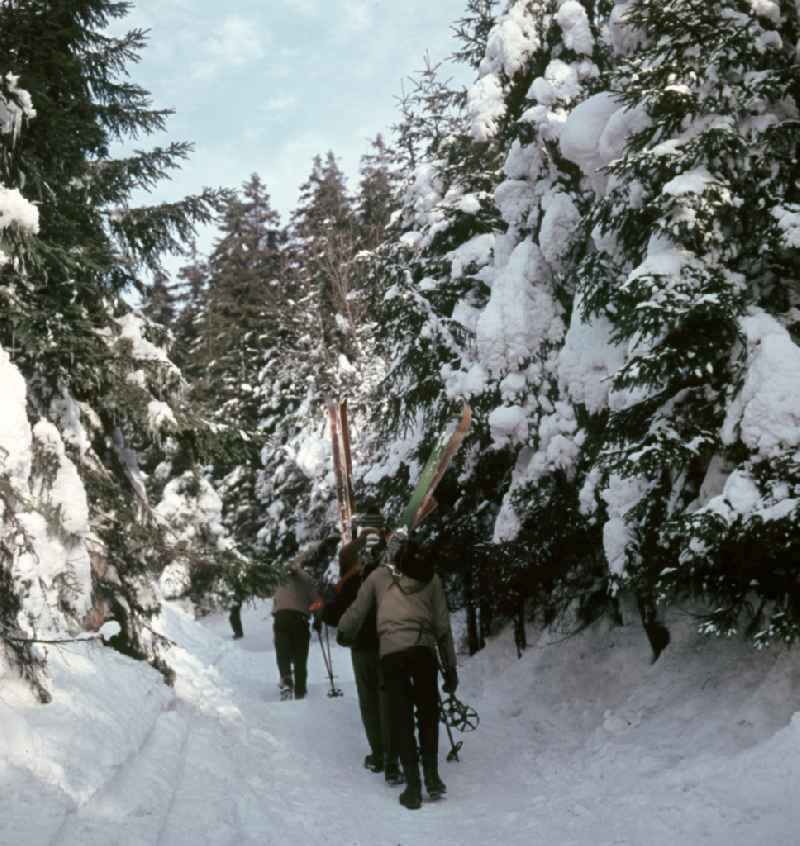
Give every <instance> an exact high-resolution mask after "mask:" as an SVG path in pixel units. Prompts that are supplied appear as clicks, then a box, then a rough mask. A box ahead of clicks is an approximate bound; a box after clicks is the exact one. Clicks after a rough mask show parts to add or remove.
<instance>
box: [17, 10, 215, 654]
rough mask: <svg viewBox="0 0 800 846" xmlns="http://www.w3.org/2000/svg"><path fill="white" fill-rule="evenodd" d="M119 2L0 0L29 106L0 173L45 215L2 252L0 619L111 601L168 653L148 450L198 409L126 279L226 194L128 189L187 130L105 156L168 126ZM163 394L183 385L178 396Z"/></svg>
mask: <svg viewBox="0 0 800 846" xmlns="http://www.w3.org/2000/svg"><path fill="white" fill-rule="evenodd" d="M127 9H128V4H126V3H112V2H108V0H92V1H90V2H81V3H77V2H75V3H70V2H67V3H62V4H59V6H58V8H57V9H50V8H48V9H47V12H46V14H45V13H44V11H43V9H42V8H40V6H39V5H38V4H29V3H13V2H12V3H3V4H2V6H1V7H0V56H2V66H0V76H3V77H4V78H7V77H6V74H7V71H9V70H10V69H15V70H16V72H17V73H18V74H19V77H20V81H21V84H22V85H24V86H25V87H26V89H27V90H28V91H29V92H30V98H31V100H32V101H33V103H34V105H35V106H36V107H37V114H36V118H35V120H33V121H31V123H30V125H29V127H27V128H26V131H25V132H23V133H22V134H21V135H20V136H19V137H18V138H16V143H13V142H14V140H15V137H16V136H15V133H13V132H12V133H7V132H4V133H3V135H2V136H0V145H2V147H3V155H2V167H3V175H2V181H3V182H4V184H6V185H9V186H19V185H22V184H23V182H24V187H25V192H26V196H27V197H28V199H29V200H31V201H32V202H35V203H36V207H37V209H38V215H39V232H38V237H36V238H34V239H31V240H23V239H20V238H17V237H16V236H12V237H11V238H9V239H8V240H7V243H6V244H5V245H4V251H5V253H6V254H7V257H8V261H6V262H5V264H4V266H3V267H2V269H0V296H2V298H3V319H2V320H1V321H0V346H2V347H3V348H4V349H5V350H6V352H7V353H8V354H9V356H10V359H11V361H10V362H9V368H10V369H8V374H9V375H8V378H9V379H10V380H12V382H14V383H15V384H16V386H17V388H16V389H15V390H17V394H18V395H19V396H20V397H23V399H22V403H23V405H22V407H23V409H25V411H24V412H23V414H22V416H19V415H17V417H16V418H15V420H17V423H16V424H15V429H14V431H15V432H16V433H17V435H18V436H19V438H20V439H21V440H19V439H16V440H14V444H13V446H14V450H13V451H12V452H15V453H18V456H19V457H18V460H15V465H14V467H12V468H11V470H10V471H9V472H7V473H6V474H5V475H4V478H5V480H6V487H5V490H6V491H9V490H11V491H12V492H14V493H15V496H16V499H15V500H14V501H13V502H12V503H11V504H10V505H9V506H7V507H5V508H4V519H5V520H6V525H7V526H8V525H10V524H9V523H8V521H12V523H13V524H14V525H16V527H17V528H16V531H15V532H14V534H13V537H14V542H15V543H16V544H18V546H17V547H15V549H16V550H17V552H16V554H15V552H14V549H12V550H11V557H10V559H9V561H8V562H7V564H8V566H9V567H10V568H11V569H10V573H9V572H8V571H7V574H6V575H7V576H8V579H10V584H11V585H12V586H13V589H14V591H15V592H16V596H17V600H18V604H19V606H20V607H19V612H18V613H17V616H16V619H15V620H14V621H13V622H12V621H11V620H10V619H8V620H6V622H7V623H8V624H9V625H14V626H18V627H19V628H20V630H21V631H22V632H23V635H24V636H26V637H31V636H32V635H37V634H38V635H40V636H41V635H42V634H45V635H46V634H49V633H53V634H55V633H59V634H63V633H65V632H66V633H68V634H74V633H75V631H77V630H78V629H80V628H81V627H96V626H98V625H100V624H102V622H103V619H104V618H106V617H114V618H115V619H116V620H117V622H118V623H119V625H120V631H119V633H118V635H117V636H116V638H115V642H116V644H117V645H118V646H119V647H120V648H121V649H123V650H124V651H127V652H129V653H130V654H133V655H136V656H139V657H148V658H149V659H151V660H152V661H154V663H156V664H157V665H159V666H161V667H162V669H165V666H164V664H163V662H162V660H161V658H160V657H159V654H158V643H157V639H156V637H155V635H154V634H153V633H152V631H151V630H150V628H149V626H148V623H147V621H148V618H149V616H150V615H151V614H152V612H153V611H154V610H155V609H156V608H157V602H156V597H155V594H154V593H153V591H152V589H151V584H152V583H151V576H152V575H157V573H158V571H159V569H160V567H161V566H163V564H164V556H163V555H162V554H160V552H161V551H162V550H163V548H164V544H163V543H162V541H163V536H164V535H163V528H162V527H161V526H160V524H159V522H158V521H157V519H156V518H155V516H154V514H153V510H152V509H151V508H150V506H149V503H148V500H147V497H146V491H145V489H144V485H143V479H142V477H141V474H140V473H139V471H138V452H139V449H140V447H142V448H144V447H145V446H146V445H150V444H153V443H155V442H157V441H159V440H160V438H161V430H163V428H164V427H167V428H169V429H171V430H172V432H173V435H174V438H175V440H176V442H177V443H178V444H179V446H183V447H186V448H188V447H189V446H190V444H191V441H192V440H193V436H192V423H191V416H190V415H189V414H188V413H187V412H186V410H185V409H182V408H180V407H178V406H180V403H181V400H180V395H179V394H178V395H176V394H175V392H174V383H173V382H174V379H173V375H172V371H173V370H174V368H172V366H171V365H169V364H168V363H167V362H166V361H165V359H164V357H163V355H162V354H161V353H154V352H153V351H152V350H151V346H152V345H150V344H149V342H148V341H147V339H146V338H145V337H144V333H145V330H144V328H143V326H142V325H141V321H139V320H138V319H137V318H135V317H134V316H133V315H131V314H130V313H129V312H130V310H129V308H128V307H127V306H126V304H125V303H124V301H123V300H122V299H121V297H120V295H121V294H122V293H123V292H124V291H125V290H126V289H127V288H129V287H130V286H135V285H137V275H138V272H139V270H140V269H141V267H142V266H143V265H147V266H149V267H151V268H156V267H157V263H158V255H159V253H160V252H162V251H163V250H165V249H169V248H172V247H174V246H176V245H177V243H178V242H179V241H180V240H181V239H183V238H184V237H185V236H186V235H187V234H188V233H190V232H191V230H192V227H193V224H194V223H196V222H198V221H208V220H210V218H211V215H212V212H213V205H214V202H215V199H216V198H215V195H214V193H213V192H206V193H205V194H204V195H202V196H198V197H192V198H189V199H188V200H187V201H185V202H183V203H176V204H171V205H167V206H157V207H153V208H149V209H141V208H139V209H137V208H131V207H130V206H129V204H128V200H129V197H130V194H131V192H132V191H133V190H134V189H135V188H138V187H140V186H145V187H147V186H152V185H153V184H154V183H155V182H156V181H157V180H158V179H159V178H160V177H161V176H163V175H165V173H166V172H167V171H168V170H169V169H170V168H173V167H177V166H178V165H179V163H180V161H181V160H182V159H183V158H184V157H185V156H186V154H187V153H188V146H187V145H184V144H174V145H170V147H168V148H166V149H156V150H153V151H151V152H149V153H137V154H135V155H134V156H132V157H130V158H127V159H118V160H115V159H111V158H110V155H109V147H110V145H111V143H112V141H113V140H115V139H118V138H123V137H126V136H137V135H139V134H141V133H145V134H146V133H148V132H150V131H153V130H156V129H160V128H162V127H163V125H164V120H165V118H166V114H167V113H165V112H161V111H154V110H152V109H151V108H150V103H149V96H148V94H147V92H145V91H144V90H142V89H141V88H139V87H138V86H135V85H133V84H131V83H130V82H128V80H127V79H126V78H125V77H126V65H127V63H128V62H130V61H133V60H135V58H136V55H137V52H138V51H139V50H140V49H141V47H142V46H143V43H144V36H143V33H142V32H140V31H132V32H129V33H128V34H127V35H125V36H123V37H120V38H115V37H111V36H108V35H106V34H105V33H104V31H103V30H104V28H105V26H106V24H107V23H108V21H109V20H110V19H111V18H119V17H123V16H124V15H125V13H126V12H127ZM4 124H5V121H4ZM14 374H16V375H14ZM165 394H170V395H171V396H173V398H174V400H175V401H174V402H173V405H175V406H176V408H175V409H172V408H170V411H169V413H167V411H166V407H167V404H166V402H165ZM14 407H15V406H10V407H9V413H12V410H13V408H14ZM14 413H16V412H14ZM29 421H30V422H29ZM156 429H159V430H160V431H159V432H158V433H157V432H156V431H155V430H156ZM26 433H27V434H26ZM19 462H21V464H20V463H19ZM9 479H10V481H9ZM15 480H16V481H15ZM25 485H27V486H28V488H29V490H30V491H31V492H32V494H31V496H30V497H26V496H25ZM9 486H10V487H9ZM45 535H47V536H48V537H50V536H52V537H58V538H60V539H61V547H60V548H61V549H62V550H63V556H62V555H61V553H58V551H57V549H56V547H55V546H51V547H42V546H41V543H40V542H41V541H42V538H43V537H44V536H45ZM59 562H60V563H59ZM4 563H6V562H4Z"/></svg>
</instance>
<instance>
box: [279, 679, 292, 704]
mask: <svg viewBox="0 0 800 846" xmlns="http://www.w3.org/2000/svg"><path fill="white" fill-rule="evenodd" d="M278 688H279V689H280V694H281V702H285V701H286V700H287V699H291V698H292V696H293V694H294V690H293V688H294V685H293V684H292V680H291V679H281V680H280V682H279V683H278Z"/></svg>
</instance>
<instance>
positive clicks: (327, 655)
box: [317, 624, 343, 699]
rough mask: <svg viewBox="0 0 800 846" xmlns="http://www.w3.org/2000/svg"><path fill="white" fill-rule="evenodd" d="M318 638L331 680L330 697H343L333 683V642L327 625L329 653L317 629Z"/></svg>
mask: <svg viewBox="0 0 800 846" xmlns="http://www.w3.org/2000/svg"><path fill="white" fill-rule="evenodd" d="M317 637H318V638H319V647H320V649H321V650H322V660H323V661H324V662H325V669H326V670H327V671H328V678H329V679H330V683H331V689H330V690H329V691H328V696H329V697H330V698H331V699H332V698H334V697H336V696H342V695H343V694H342V691H341V690H340V689H339V688H338V687H336V685H335V684H334V682H333V657H332V655H331V654H330V648H331V642H330V633H329V630H328V626H327V624H326V625H325V639H326V640H327V642H328V651H327V652H326V651H325V644H324V643H323V642H322V630H321V629H317Z"/></svg>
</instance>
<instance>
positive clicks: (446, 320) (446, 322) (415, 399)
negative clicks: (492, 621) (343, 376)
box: [364, 3, 508, 601]
mask: <svg viewBox="0 0 800 846" xmlns="http://www.w3.org/2000/svg"><path fill="white" fill-rule="evenodd" d="M473 5H476V6H477V5H479V6H480V7H481V9H482V10H483V12H484V15H487V14H489V10H490V7H491V5H492V4H487V3H482V4H473ZM484 20H485V16H484V17H481V18H479V19H475V20H472V19H470V20H469V21H467V20H466V19H465V21H462V22H461V23H462V28H463V29H464V31H465V32H468V33H469V35H470V37H471V38H475V37H477V38H480V35H477V36H476V35H475V34H474V33H475V31H474V29H472V27H473V26H474V27H477V26H478V22H484ZM484 31H485V28H484ZM445 72H446V66H445V65H434V64H432V63H431V62H430V61H429V60H427V58H426V62H425V67H424V68H423V70H422V72H421V73H420V74H418V75H417V76H416V77H415V78H412V79H411V80H409V84H408V85H406V86H405V88H404V93H403V96H402V97H401V98H400V101H399V107H400V116H399V120H398V123H397V125H396V126H395V127H394V139H395V140H394V147H393V149H394V154H395V158H396V160H397V162H398V164H399V166H400V167H401V169H402V171H403V172H404V173H405V174H406V180H405V185H404V190H403V193H402V197H401V199H402V207H401V210H400V213H399V214H398V215H397V216H396V217H395V219H394V221H393V224H392V226H391V227H390V228H389V230H388V232H387V235H388V237H387V239H386V241H385V242H384V244H383V245H381V247H380V248H379V249H378V250H376V251H375V252H374V253H373V255H372V256H371V258H370V273H371V277H370V278H371V282H370V285H369V288H368V290H369V293H370V295H371V306H370V314H372V315H374V316H375V318H376V320H375V322H376V324H377V327H378V335H377V340H378V350H379V355H380V356H381V357H382V358H383V359H384V360H385V361H386V364H387V368H388V369H387V375H386V377H385V379H384V382H383V385H382V386H381V390H380V391H379V392H377V393H376V395H375V398H374V400H373V402H372V403H371V406H372V417H373V422H372V424H371V429H372V433H373V435H374V442H373V445H372V449H371V455H372V458H373V462H374V465H375V466H374V469H372V470H370V471H368V472H367V473H366V475H365V477H364V478H365V482H366V483H367V484H368V486H369V489H370V491H371V493H373V494H374V495H375V496H376V497H377V498H378V499H379V500H380V501H381V502H383V503H384V504H385V507H386V510H387V512H388V513H389V514H390V516H394V515H396V514H397V513H398V512H399V510H400V508H401V507H402V505H403V504H404V502H405V500H406V498H407V496H408V494H409V491H410V487H411V486H412V485H413V483H414V481H415V478H416V474H417V473H418V471H419V469H420V466H421V463H422V461H424V459H425V457H426V456H427V454H428V452H429V450H430V448H431V446H432V444H433V442H434V439H435V438H436V437H437V436H438V435H439V434H440V433H441V431H442V429H443V428H444V427H445V426H446V425H448V424H449V423H450V422H451V421H452V419H453V417H454V416H455V414H456V413H457V411H458V408H459V405H460V402H461V401H462V400H463V399H465V398H469V399H470V401H471V402H472V403H473V409H474V412H475V414H474V417H473V420H474V423H473V430H472V434H471V436H470V439H471V446H469V447H468V448H467V449H464V450H462V452H461V453H460V455H459V457H458V459H457V465H458V466H459V467H463V468H465V472H464V474H463V476H462V477H461V479H460V481H459V484H456V483H455V477H456V475H457V474H456V473H455V472H454V473H451V474H449V476H448V478H447V479H446V480H445V482H444V483H443V485H442V486H441V487H440V490H439V497H438V498H439V500H440V507H439V510H438V513H437V515H436V516H434V517H433V518H431V519H430V520H429V521H428V523H427V525H426V530H425V531H426V537H425V541H426V543H427V544H428V546H429V548H430V550H431V554H432V555H435V556H436V559H437V561H438V562H439V564H440V566H442V567H444V568H446V569H450V570H453V571H458V572H461V573H464V574H466V575H467V578H468V576H469V571H470V567H471V565H470V564H469V559H470V556H471V554H472V551H473V550H474V548H475V544H476V543H478V542H479V541H480V540H485V539H486V538H487V537H490V535H491V524H492V522H493V518H492V513H493V511H492V505H491V501H492V499H494V498H495V497H494V491H495V490H496V488H497V485H498V481H499V480H500V479H502V476H503V472H504V471H503V472H499V473H498V467H497V455H496V454H492V455H490V456H488V461H484V457H485V455H486V454H485V453H484V452H482V449H481V446H480V443H481V442H483V443H484V445H485V442H486V441H487V440H488V438H487V433H486V427H485V420H486V414H485V409H484V408H483V397H481V396H480V388H481V386H482V385H483V378H482V374H481V371H480V370H479V369H474V368H472V364H473V363H474V356H473V346H474V332H475V323H476V319H477V315H478V314H479V311H480V309H481V308H482V306H483V304H484V303H485V302H486V299H487V297H488V294H489V289H488V285H487V283H486V278H485V268H486V266H487V265H488V264H489V263H490V262H491V257H492V251H493V246H494V237H495V230H496V229H497V227H498V223H499V222H498V215H497V211H496V209H495V206H494V202H493V190H494V184H495V182H496V180H497V174H498V170H499V166H500V151H499V150H498V148H496V147H494V146H493V145H491V144H486V143H476V142H475V141H474V140H473V139H472V138H471V137H470V134H469V131H468V125H467V121H466V111H465V108H464V103H465V100H466V95H465V93H464V91H463V89H460V88H457V87H454V86H453V85H452V84H451V83H449V82H447V81H445V80H444V79H443V78H442V75H443V73H445ZM387 388H388V390H387ZM507 470H508V466H507V462H506V467H505V471H507ZM487 494H488V496H487ZM463 594H472V595H477V592H476V591H471V589H470V587H469V586H467V587H465V588H464V590H463ZM454 599H455V600H456V601H458V600H457V598H456V597H454Z"/></svg>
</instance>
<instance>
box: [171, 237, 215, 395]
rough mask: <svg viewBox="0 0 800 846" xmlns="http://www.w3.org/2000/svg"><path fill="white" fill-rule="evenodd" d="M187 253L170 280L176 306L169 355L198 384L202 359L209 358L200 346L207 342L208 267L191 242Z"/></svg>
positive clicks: (204, 349)
mask: <svg viewBox="0 0 800 846" xmlns="http://www.w3.org/2000/svg"><path fill="white" fill-rule="evenodd" d="M188 256H189V259H190V261H189V264H185V265H183V266H182V267H181V268H179V269H178V272H177V279H176V280H175V282H174V283H173V293H174V299H175V309H176V314H175V321H174V334H175V345H174V348H173V358H174V360H175V363H176V364H177V365H178V367H179V368H180V369H181V372H182V373H184V374H185V376H186V378H187V380H188V381H189V382H190V384H197V385H199V384H200V383H201V381H202V378H203V374H204V369H203V366H204V362H205V361H208V360H209V358H210V355H209V352H208V350H207V349H206V347H205V346H204V344H207V343H208V337H207V333H206V331H205V325H206V316H207V299H208V284H209V268H208V262H207V261H206V260H204V259H202V258H201V257H200V255H199V254H198V252H197V245H196V244H195V243H194V242H192V245H191V248H190V249H189V252H188Z"/></svg>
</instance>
